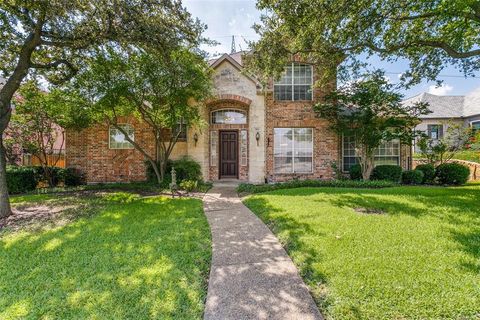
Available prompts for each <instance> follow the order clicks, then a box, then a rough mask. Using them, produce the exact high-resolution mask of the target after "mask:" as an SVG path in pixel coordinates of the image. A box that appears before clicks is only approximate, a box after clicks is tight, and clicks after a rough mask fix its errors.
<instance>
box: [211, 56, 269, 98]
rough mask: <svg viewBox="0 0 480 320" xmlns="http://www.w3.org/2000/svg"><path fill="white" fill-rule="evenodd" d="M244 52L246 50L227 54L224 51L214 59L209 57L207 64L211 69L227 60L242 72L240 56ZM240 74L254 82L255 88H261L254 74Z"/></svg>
mask: <svg viewBox="0 0 480 320" xmlns="http://www.w3.org/2000/svg"><path fill="white" fill-rule="evenodd" d="M245 53H246V51H239V52H234V53H231V54H228V53H224V54H222V55H221V56H220V57H218V58H216V59H211V60H208V64H209V65H210V67H212V68H213V69H215V68H217V67H218V66H219V65H220V64H222V62H224V61H228V62H229V63H230V64H231V65H233V66H234V67H235V68H236V69H237V70H238V71H240V72H242V71H243V64H242V63H243V59H242V56H243V55H244V54H245ZM242 74H243V75H244V76H245V77H247V78H248V79H250V80H251V81H252V82H253V83H255V85H256V87H257V89H260V88H261V84H260V82H259V81H258V79H256V78H255V77H254V76H252V75H250V74H248V73H247V72H242Z"/></svg>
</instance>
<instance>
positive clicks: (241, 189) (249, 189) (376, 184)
mask: <svg viewBox="0 0 480 320" xmlns="http://www.w3.org/2000/svg"><path fill="white" fill-rule="evenodd" d="M394 186H397V184H396V183H394V182H391V181H380V180H377V181H364V180H361V181H355V180H292V181H288V182H281V183H274V184H261V185H255V184H250V183H241V184H240V185H239V186H238V187H237V192H238V193H260V192H267V191H273V190H280V189H293V188H303V187H332V188H371V189H377V188H388V187H394Z"/></svg>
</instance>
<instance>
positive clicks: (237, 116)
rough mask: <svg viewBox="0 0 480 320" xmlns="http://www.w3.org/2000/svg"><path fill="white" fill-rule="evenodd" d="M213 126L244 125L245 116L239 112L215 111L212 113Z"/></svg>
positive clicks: (245, 121) (228, 110)
mask: <svg viewBox="0 0 480 320" xmlns="http://www.w3.org/2000/svg"><path fill="white" fill-rule="evenodd" d="M212 123H213V124H246V123H247V115H246V114H245V112H243V111H240V110H230V109H225V110H217V111H213V112H212Z"/></svg>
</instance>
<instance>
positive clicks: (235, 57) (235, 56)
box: [208, 51, 246, 66]
mask: <svg viewBox="0 0 480 320" xmlns="http://www.w3.org/2000/svg"><path fill="white" fill-rule="evenodd" d="M245 53H246V51H238V52H234V53H230V54H228V53H224V54H222V55H221V56H219V57H217V58H215V59H210V60H208V64H209V65H212V64H214V63H215V62H216V61H217V60H218V59H220V58H222V57H224V56H225V55H227V56H229V57H230V58H232V59H233V60H235V61H236V62H237V63H238V64H239V65H241V66H243V61H242V56H243V55H244V54H245Z"/></svg>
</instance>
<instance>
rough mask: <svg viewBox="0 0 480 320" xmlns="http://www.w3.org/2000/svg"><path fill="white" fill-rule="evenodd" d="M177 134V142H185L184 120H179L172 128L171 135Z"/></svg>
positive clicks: (185, 127) (185, 125)
mask: <svg viewBox="0 0 480 320" xmlns="http://www.w3.org/2000/svg"><path fill="white" fill-rule="evenodd" d="M177 134H178V141H186V140H187V124H186V122H185V120H183V119H181V120H180V121H179V122H178V124H177V126H176V127H175V128H173V135H174V136H175V135H177Z"/></svg>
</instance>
